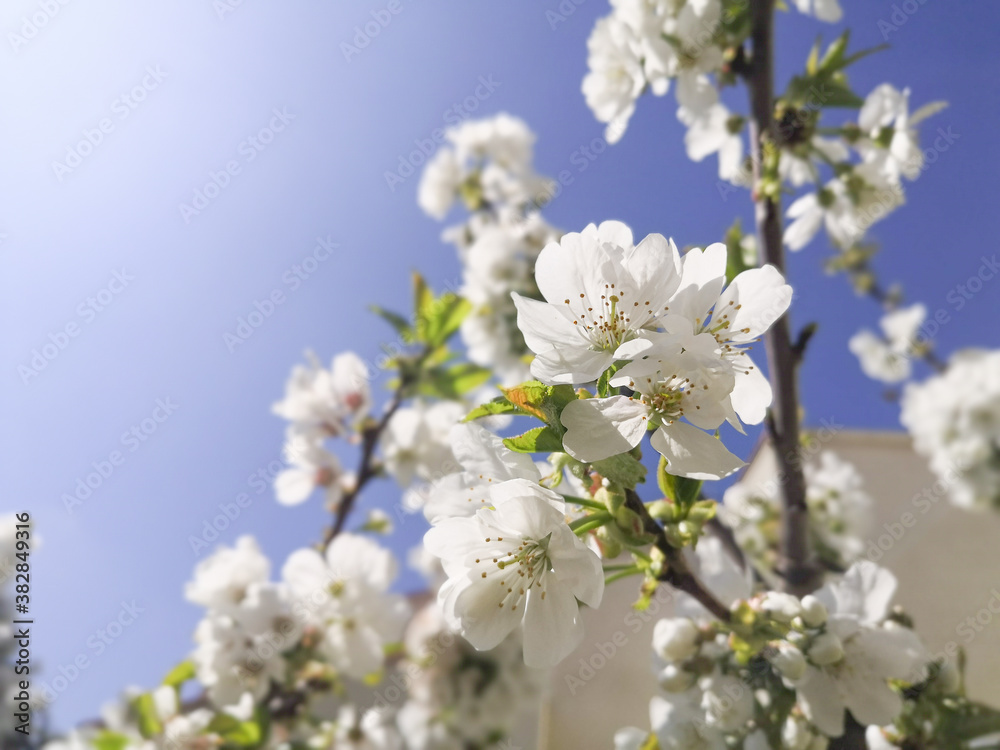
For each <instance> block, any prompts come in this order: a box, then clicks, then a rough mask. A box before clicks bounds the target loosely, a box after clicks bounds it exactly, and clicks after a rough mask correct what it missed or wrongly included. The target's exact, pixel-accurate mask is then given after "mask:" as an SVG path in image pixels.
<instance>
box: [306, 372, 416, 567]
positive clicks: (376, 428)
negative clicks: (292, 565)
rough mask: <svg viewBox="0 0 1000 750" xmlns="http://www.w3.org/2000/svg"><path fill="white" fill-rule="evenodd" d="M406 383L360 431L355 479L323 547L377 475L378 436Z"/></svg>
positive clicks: (400, 400)
mask: <svg viewBox="0 0 1000 750" xmlns="http://www.w3.org/2000/svg"><path fill="white" fill-rule="evenodd" d="M406 385H407V384H406V383H400V385H399V387H398V388H397V389H396V392H395V394H393V397H392V401H391V402H390V403H389V407H388V408H387V409H386V410H385V413H384V414H383V415H382V418H381V419H380V420H379V421H378V422H377V423H375V424H374V425H372V426H370V427H368V428H367V429H365V430H364V431H363V432H362V437H361V462H360V465H359V466H358V474H357V479H356V480H355V483H354V487H352V488H351V490H350V491H349V492H347V493H345V495H344V497H343V499H342V500H341V501H340V505H338V506H337V511H336V517H335V518H334V522H333V525H332V526H330V527H329V528H328V529H327V530H326V534H325V535H324V537H323V549H326V548H327V547H329V546H330V542H332V541H333V540H334V538H335V537H336V536H337V534H339V533H340V532H341V531H342V530H343V528H344V524H345V523H347V516H349V515H350V513H351V510H352V508H353V507H354V503H355V501H356V500H357V498H358V495H360V494H361V490H362V489H364V486H365V485H366V484H368V482H369V481H370V480H371V479H373V478H374V477H375V476H377V474H378V470H377V469H376V468H375V447H376V446H377V445H378V441H379V438H380V437H381V436H382V433H383V432H384V431H385V428H386V427H387V426H388V424H389V420H390V419H392V415H393V414H395V413H396V410H397V409H399V407H400V406H401V405H402V403H403V399H404V397H405V396H404V393H405V390H406Z"/></svg>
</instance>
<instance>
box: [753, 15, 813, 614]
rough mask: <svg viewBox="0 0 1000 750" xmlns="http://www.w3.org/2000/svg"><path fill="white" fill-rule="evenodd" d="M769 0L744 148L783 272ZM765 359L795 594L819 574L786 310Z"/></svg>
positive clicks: (767, 244)
mask: <svg viewBox="0 0 1000 750" xmlns="http://www.w3.org/2000/svg"><path fill="white" fill-rule="evenodd" d="M774 5H775V0H751V2H750V14H751V24H752V32H751V40H752V44H753V54H752V57H751V60H750V64H749V66H748V71H747V74H746V80H747V85H748V87H749V89H750V105H751V118H750V148H751V158H752V163H753V178H754V197H755V201H756V206H755V212H756V213H755V218H756V225H757V237H758V243H759V246H760V249H761V262H762V263H769V264H771V265H772V266H774V267H775V268H777V269H778V270H779V271H781V272H782V274H784V273H785V254H784V245H783V244H782V230H781V204H780V199H778V198H775V197H773V196H769V195H768V194H766V193H765V192H764V191H762V190H761V177H762V170H763V166H764V160H765V158H766V155H765V153H764V144H765V143H768V142H770V143H775V142H776V141H777V135H778V134H777V133H776V130H775V123H774ZM766 347H767V363H768V370H769V373H770V380H771V389H772V391H773V392H774V401H773V403H772V406H771V414H770V417H769V419H768V429H769V431H770V435H771V443H772V445H773V447H774V450H775V453H776V455H777V458H778V469H779V472H780V473H779V477H780V479H781V483H780V493H781V501H782V506H783V513H782V533H781V562H780V570H779V572H780V573H781V575H782V578H783V579H784V582H785V589H786V590H787V591H788V592H790V593H793V594H796V595H798V596H803V595H805V594H808V593H810V592H811V591H813V590H815V589H816V588H817V587H818V586H819V584H820V580H821V573H820V570H819V567H818V566H817V565H816V564H815V562H814V561H813V559H812V555H811V552H810V545H809V515H808V509H807V507H806V490H805V479H804V477H803V475H802V462H801V459H800V454H799V414H798V411H799V396H798V386H797V383H796V372H795V371H796V361H795V360H796V357H795V352H794V349H793V346H792V338H791V333H790V330H789V322H788V316H787V315H783V316H782V317H781V318H780V319H779V320H778V321H776V322H775V324H774V325H773V326H771V329H770V331H768V333H767V335H766Z"/></svg>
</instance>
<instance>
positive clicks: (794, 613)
mask: <svg viewBox="0 0 1000 750" xmlns="http://www.w3.org/2000/svg"><path fill="white" fill-rule="evenodd" d="M760 606H761V609H762V610H763V611H764V612H766V613H767V614H769V615H770V616H771V617H772V618H773V619H775V620H777V621H778V622H783V623H786V624H787V623H790V622H791V621H792V620H794V619H795V618H796V617H798V616H799V613H800V612H801V611H802V603H801V602H800V601H799V599H798V597H796V596H792V595H791V594H784V593H781V592H780V591H768V592H767V593H766V594H764V598H763V600H762V601H761V604H760Z"/></svg>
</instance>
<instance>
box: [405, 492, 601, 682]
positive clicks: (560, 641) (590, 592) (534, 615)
mask: <svg viewBox="0 0 1000 750" xmlns="http://www.w3.org/2000/svg"><path fill="white" fill-rule="evenodd" d="M492 501H493V505H494V507H493V508H492V509H489V508H481V509H480V510H478V511H477V512H476V515H475V516H472V517H465V518H450V519H446V520H444V521H441V522H440V523H439V524H437V525H436V526H434V527H433V528H432V529H431V530H430V531H428V532H427V535H426V536H425V537H424V544H425V545H426V546H427V548H428V549H429V550H430V551H431V552H433V553H434V554H435V555H437V556H438V557H440V558H441V560H442V563H443V564H444V569H445V572H446V573H447V574H448V581H447V582H446V583H445V584H444V586H442V587H441V591H440V593H439V594H438V599H439V601H440V603H441V605H442V606H443V607H444V612H445V616H446V617H447V618H448V621H449V623H450V624H451V625H452V626H453V627H455V628H456V629H458V630H459V631H460V632H461V633H462V635H463V636H464V637H465V638H466V639H467V640H468V641H469V642H470V643H471V644H472V645H473V646H475V647H476V648H477V649H480V650H488V649H491V648H494V647H495V646H496V645H497V644H499V643H500V642H501V641H503V639H504V638H506V637H507V635H508V634H509V633H511V632H512V631H513V630H515V629H516V628H518V626H522V629H523V634H524V635H523V637H524V660H525V663H526V664H528V665H529V666H551V665H553V664H556V663H558V662H559V661H560V660H561V659H562V658H564V657H565V656H566V655H568V654H569V653H570V652H571V651H572V650H573V649H574V648H575V647H576V646H577V645H578V644H579V643H580V640H581V639H582V638H583V623H582V621H581V619H580V613H579V607H578V604H577V600H580V601H581V602H583V603H584V604H587V605H588V606H591V607H596V606H598V605H599V604H600V602H601V596H602V594H603V592H604V573H603V571H602V568H601V562H600V558H599V557H598V556H597V555H596V554H594V552H593V551H591V550H590V549H588V548H587V546H586V545H585V544H584V543H583V542H582V541H581V540H580V539H579V538H577V536H576V535H575V534H574V533H573V532H572V530H571V529H570V528H569V526H568V525H567V524H566V520H565V516H564V511H563V510H561V508H562V506H563V501H562V498H561V497H560V496H559V495H557V494H556V493H554V492H552V491H550V490H546V489H543V488H542V487H539V486H538V485H536V484H533V483H531V482H528V481H527V480H523V479H513V480H509V481H507V482H504V483H502V484H500V485H499V486H497V487H494V488H493V490H492ZM557 507H558V508H560V510H557V509H556V508H557Z"/></svg>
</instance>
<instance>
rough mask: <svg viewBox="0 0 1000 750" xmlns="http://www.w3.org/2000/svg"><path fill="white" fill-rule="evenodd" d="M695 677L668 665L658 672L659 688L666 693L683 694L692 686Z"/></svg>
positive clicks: (674, 665)
mask: <svg viewBox="0 0 1000 750" xmlns="http://www.w3.org/2000/svg"><path fill="white" fill-rule="evenodd" d="M696 679H697V675H695V674H693V673H691V672H686V671H685V670H683V669H681V668H680V667H678V666H677V665H676V664H668V665H667V666H665V667H664V668H663V669H662V670H661V671H660V676H659V682H660V687H661V688H663V689H664V690H666V691H667V692H668V693H683V692H684V691H685V690H687V689H688V688H689V687H691V686H692V685H694V682H695V680H696Z"/></svg>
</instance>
